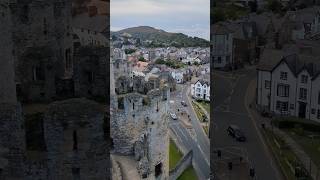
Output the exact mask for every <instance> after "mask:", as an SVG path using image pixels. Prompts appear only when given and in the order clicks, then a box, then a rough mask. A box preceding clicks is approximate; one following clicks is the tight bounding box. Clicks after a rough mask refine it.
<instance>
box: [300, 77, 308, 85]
mask: <svg viewBox="0 0 320 180" xmlns="http://www.w3.org/2000/svg"><path fill="white" fill-rule="evenodd" d="M301 83H303V84H307V83H308V76H307V75H302V76H301Z"/></svg>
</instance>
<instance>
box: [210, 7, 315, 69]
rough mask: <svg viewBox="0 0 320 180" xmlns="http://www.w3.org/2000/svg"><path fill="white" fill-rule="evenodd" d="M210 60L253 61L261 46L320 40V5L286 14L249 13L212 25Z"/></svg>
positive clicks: (218, 63) (230, 64) (218, 64)
mask: <svg viewBox="0 0 320 180" xmlns="http://www.w3.org/2000/svg"><path fill="white" fill-rule="evenodd" d="M212 29H213V33H212V37H211V39H212V43H213V44H212V62H213V63H214V67H215V68H220V69H226V68H237V67H239V66H240V67H241V65H242V64H244V63H254V62H257V61H258V59H259V58H260V54H261V51H262V50H263V49H264V48H276V49H282V48H283V46H285V45H287V44H291V43H295V42H296V41H299V40H319V39H320V7H319V6H313V7H310V8H305V9H300V10H296V11H288V12H287V13H286V14H285V15H283V16H281V15H277V14H273V13H262V14H256V13H252V14H249V15H248V16H245V17H244V18H242V19H239V20H236V21H226V22H220V23H217V24H214V25H213V27H212Z"/></svg>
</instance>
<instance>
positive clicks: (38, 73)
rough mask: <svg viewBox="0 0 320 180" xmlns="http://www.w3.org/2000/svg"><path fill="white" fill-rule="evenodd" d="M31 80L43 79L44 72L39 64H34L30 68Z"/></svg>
mask: <svg viewBox="0 0 320 180" xmlns="http://www.w3.org/2000/svg"><path fill="white" fill-rule="evenodd" d="M32 73H33V81H43V80H44V79H45V72H44V70H43V68H42V66H41V65H37V66H34V67H33V69H32Z"/></svg>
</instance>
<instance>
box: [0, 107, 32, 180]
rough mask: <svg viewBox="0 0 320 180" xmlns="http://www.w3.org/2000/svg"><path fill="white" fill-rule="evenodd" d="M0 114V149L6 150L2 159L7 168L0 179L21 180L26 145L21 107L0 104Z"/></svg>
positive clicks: (23, 173) (23, 175)
mask: <svg viewBox="0 0 320 180" xmlns="http://www.w3.org/2000/svg"><path fill="white" fill-rule="evenodd" d="M0 112H1V113H0V129H1V131H0V149H2V148H5V149H6V153H5V154H3V156H4V157H2V158H4V159H6V160H7V166H5V167H4V168H3V169H2V172H1V173H2V177H5V179H4V180H9V179H17V180H23V178H24V177H25V171H24V170H25V165H24V158H25V150H26V144H25V139H24V129H23V126H24V122H23V116H22V110H21V106H20V105H17V104H6V103H0ZM0 156H1V155H0Z"/></svg>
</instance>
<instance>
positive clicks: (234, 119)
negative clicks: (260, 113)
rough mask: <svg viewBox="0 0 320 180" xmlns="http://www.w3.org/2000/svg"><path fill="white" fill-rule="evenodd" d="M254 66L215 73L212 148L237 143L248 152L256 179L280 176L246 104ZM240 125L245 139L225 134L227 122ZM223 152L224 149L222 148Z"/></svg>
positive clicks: (264, 179) (276, 179)
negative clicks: (249, 68) (241, 70)
mask: <svg viewBox="0 0 320 180" xmlns="http://www.w3.org/2000/svg"><path fill="white" fill-rule="evenodd" d="M255 73H256V72H255V70H253V69H252V70H248V71H243V72H241V73H236V75H235V76H236V78H230V77H227V76H225V75H226V74H225V73H221V74H220V73H219V72H217V74H218V75H215V76H214V82H215V83H214V84H215V85H214V97H215V99H214V112H213V114H214V117H213V118H212V122H213V123H215V129H214V132H213V138H214V139H213V141H212V142H213V143H214V144H213V145H214V147H215V148H227V147H232V146H235V147H239V148H243V149H245V150H246V151H247V153H248V159H249V161H250V163H251V165H252V166H253V167H254V168H255V171H256V174H257V179H258V180H278V179H281V176H280V175H279V171H278V170H277V166H276V165H275V164H273V161H272V160H271V159H272V158H271V157H270V153H269V150H268V149H267V147H266V146H265V145H264V144H263V142H262V140H261V139H260V138H259V135H258V132H257V130H256V129H255V126H254V123H253V120H252V119H251V118H250V117H249V114H248V112H247V110H246V106H245V96H246V91H247V87H248V84H249V83H250V81H251V80H252V79H254V78H255V75H256V74H255ZM230 124H235V125H237V126H239V127H240V128H241V129H242V130H243V131H244V133H245V135H246V137H247V142H237V141H235V140H234V139H233V138H231V137H230V136H228V135H227V132H226V129H227V127H228V125H230ZM222 155H223V152H222Z"/></svg>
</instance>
